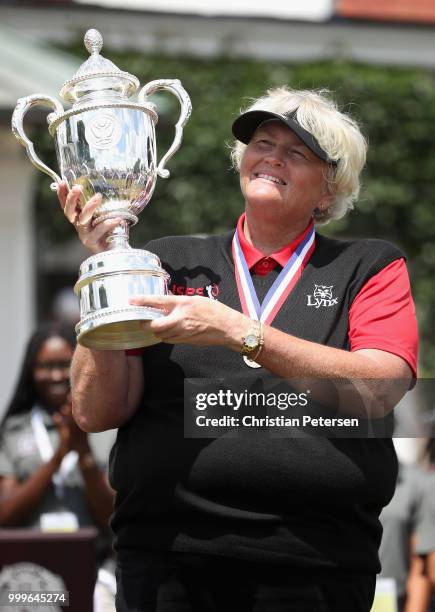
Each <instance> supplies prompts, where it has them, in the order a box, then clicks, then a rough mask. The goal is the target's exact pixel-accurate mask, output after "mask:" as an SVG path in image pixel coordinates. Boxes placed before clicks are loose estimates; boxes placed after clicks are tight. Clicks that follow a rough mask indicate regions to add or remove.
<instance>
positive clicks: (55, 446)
mask: <svg viewBox="0 0 435 612" xmlns="http://www.w3.org/2000/svg"><path fill="white" fill-rule="evenodd" d="M74 347H75V335H74V332H73V330H72V328H71V327H70V326H65V325H63V324H60V323H52V324H46V325H44V326H42V327H40V328H39V329H38V330H37V331H36V332H35V333H34V334H33V335H32V337H31V338H30V340H29V342H28V345H27V349H26V352H25V356H24V360H23V364H22V368H21V372H20V375H19V378H18V382H17V386H16V389H15V392H14V394H13V397H12V399H11V401H10V403H9V406H8V407H7V410H6V413H5V415H4V418H3V421H2V423H1V426H0V527H41V528H42V529H49V530H52V529H54V530H56V529H61V530H74V529H76V528H78V527H85V526H91V525H94V526H96V527H97V528H98V530H99V532H100V536H99V538H98V539H97V560H98V561H99V562H100V563H101V562H102V561H103V560H104V559H105V557H107V556H108V555H110V538H109V527H108V522H109V517H110V514H111V512H112V503H113V491H112V489H111V487H110V485H109V483H108V479H107V476H106V472H105V469H104V462H105V461H107V457H105V458H103V456H102V457H101V458H97V457H96V454H95V452H96V449H95V450H94V448H93V447H94V445H93V446H91V444H90V443H89V439H88V435H87V434H86V433H85V432H83V431H82V430H81V429H79V428H78V427H77V425H76V423H75V421H74V420H73V418H72V415H71V397H70V383H69V371H70V365H71V358H72V355H73V351H74ZM98 450H99V451H100V450H101V453H99V454H101V455H103V453H104V450H105V449H104V448H101V449H98Z"/></svg>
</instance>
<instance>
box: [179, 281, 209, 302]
mask: <svg viewBox="0 0 435 612" xmlns="http://www.w3.org/2000/svg"><path fill="white" fill-rule="evenodd" d="M171 291H172V293H173V294H174V295H203V296H204V297H209V298H210V299H211V300H215V299H216V298H217V296H218V295H219V285H217V284H216V283H212V284H210V285H206V286H205V287H186V285H177V284H175V283H173V284H172V286H171Z"/></svg>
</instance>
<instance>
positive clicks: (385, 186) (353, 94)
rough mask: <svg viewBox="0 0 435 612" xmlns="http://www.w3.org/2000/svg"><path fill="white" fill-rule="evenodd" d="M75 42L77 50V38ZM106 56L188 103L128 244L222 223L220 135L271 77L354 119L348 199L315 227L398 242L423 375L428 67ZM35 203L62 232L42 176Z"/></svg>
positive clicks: (163, 144)
mask: <svg viewBox="0 0 435 612" xmlns="http://www.w3.org/2000/svg"><path fill="white" fill-rule="evenodd" d="M79 49H80V51H79ZM73 51H74V50H73ZM75 51H77V52H79V53H81V43H80V47H79V45H77V48H76V49H75ZM105 55H106V57H110V59H111V60H112V61H114V62H115V63H116V64H117V65H118V66H119V67H120V68H121V69H123V70H127V71H128V72H131V73H132V74H135V75H136V76H138V77H139V79H140V80H141V83H142V84H144V83H146V82H148V81H150V80H152V79H156V78H179V79H180V80H181V82H182V83H183V85H184V87H185V88H186V90H187V91H188V92H189V95H190V96H191V99H192V104H193V113H192V117H191V119H190V121H189V123H188V124H187V126H186V128H185V132H184V142H183V145H182V148H181V149H180V151H179V152H178V153H177V154H176V155H175V157H174V158H173V159H172V160H171V161H170V163H169V169H170V171H171V177H170V179H169V180H163V179H159V180H158V182H157V187H156V191H155V194H154V196H153V198H152V200H151V202H150V204H149V207H148V209H147V210H146V211H144V212H143V213H142V215H141V218H140V221H139V224H138V225H137V226H136V227H135V228H134V229H133V230H132V233H131V236H132V240H131V242H132V244H133V245H134V246H139V245H141V244H143V243H144V242H146V241H147V240H148V239H149V238H156V237H158V236H161V235H168V234H184V233H207V232H208V233H209V232H220V231H222V230H226V229H228V228H230V227H232V226H233V225H234V222H235V220H236V219H237V217H238V215H239V213H240V211H241V210H242V207H243V202H242V198H241V195H240V190H239V188H238V177H237V174H236V173H235V171H234V170H232V169H231V167H230V161H229V156H228V146H227V144H228V143H229V142H230V141H231V138H232V137H231V123H232V121H233V120H234V118H235V117H236V116H237V114H238V112H239V110H240V107H246V106H247V105H248V104H249V99H250V98H252V97H257V96H259V95H261V94H262V93H263V92H264V91H265V89H267V88H269V87H276V86H279V85H282V84H290V85H292V86H295V87H302V88H313V87H315V88H327V89H330V90H331V91H332V92H333V94H334V96H335V97H336V98H337V99H338V101H339V103H340V105H341V107H342V108H344V109H345V110H347V111H349V112H350V113H351V114H352V115H353V116H354V117H355V118H356V119H357V120H359V121H360V123H361V124H362V127H363V131H364V132H365V134H366V135H367V136H368V140H369V143H370V149H369V157H368V164H367V169H366V171H365V173H364V177H363V189H362V192H361V197H360V201H359V204H358V206H357V207H356V209H355V210H354V211H353V212H352V213H351V214H350V215H348V216H347V217H346V218H345V219H343V220H341V221H340V222H337V223H335V224H331V225H330V226H327V227H326V228H325V229H324V230H322V231H325V232H326V233H334V234H335V235H338V236H352V237H362V236H368V237H381V238H386V239H388V240H391V241H392V242H394V243H396V244H398V245H399V246H401V247H402V248H403V249H404V251H405V252H406V253H407V255H408V258H409V264H410V270H411V277H412V284H413V291H414V296H415V300H416V303H417V308H418V318H419V325H420V332H421V338H422V342H421V344H422V346H421V364H422V366H423V372H424V373H425V374H426V375H430V374H431V375H434V374H435V366H434V364H435V338H434V334H433V331H432V324H431V317H432V316H433V313H434V312H435V283H433V281H432V275H433V274H434V271H435V222H434V214H433V211H434V204H435V202H434V176H435V147H434V146H433V136H432V130H433V126H434V125H435V77H434V76H433V75H432V74H431V73H430V72H427V71H424V70H414V69H397V68H385V67H374V66H364V65H355V64H351V63H347V62H343V61H335V62H324V63H315V64H303V65H290V64H286V63H283V62H263V61H262V62H260V61H251V60H241V59H230V58H228V57H222V58H220V59H218V60H210V61H209V60H207V61H206V60H203V61H201V60H198V59H192V58H180V57H178V58H171V57H162V56H159V57H149V56H148V57H141V56H139V55H137V54H132V53H127V52H123V53H120V52H112V51H110V50H109V49H105ZM81 57H84V56H83V55H81ZM79 61H80V60H78V63H79ZM65 76H67V75H65ZM169 98H171V97H170V96H166V95H165V94H162V95H160V96H159V99H157V100H156V102H157V103H158V104H160V103H162V109H164V112H163V113H162V114H161V119H160V122H159V126H158V132H157V134H158V136H157V138H158V144H159V151H160V156H161V154H162V151H163V152H164V151H165V150H166V149H167V148H168V146H169V144H170V142H171V140H172V137H173V127H172V126H173V122H174V121H175V120H176V117H177V113H178V106H177V103H176V101H175V98H174V102H172V99H171V101H169ZM163 104H164V105H165V106H163ZM44 131H45V130H44ZM41 139H42V145H43V149H44V151H45V153H44V156H45V157H44V158H45V159H48V156H50V155H51V162H50V163H52V164H53V166H55V165H56V162H55V160H54V154H53V143H52V142H51V138H50V137H49V136H48V135H45V136H44V137H42V136H41V137H40V140H39V141H40V142H41ZM38 200H39V203H38V211H39V226H40V227H41V228H44V233H45V234H46V235H47V236H49V237H50V239H51V240H59V241H65V240H66V239H69V238H71V237H72V235H73V232H72V231H71V228H70V226H69V225H68V224H67V223H66V222H65V220H64V219H63V218H62V215H59V214H57V211H56V212H55V211H54V203H53V194H52V193H51V192H50V190H49V180H45V178H42V177H41V183H40V192H39V197H38ZM431 313H432V315H431Z"/></svg>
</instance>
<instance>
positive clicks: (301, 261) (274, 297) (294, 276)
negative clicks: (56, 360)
mask: <svg viewBox="0 0 435 612" xmlns="http://www.w3.org/2000/svg"><path fill="white" fill-rule="evenodd" d="M314 246H315V231H314V224H313V223H311V224H310V226H309V227H308V229H307V230H306V232H305V235H304V237H303V238H302V240H301V242H300V243H299V244H298V246H297V247H296V249H295V250H294V252H293V254H292V255H291V257H290V259H289V260H288V262H287V263H286V265H285V266H284V268H283V269H282V270H281V272H280V273H279V275H278V276H277V278H276V279H275V281H274V283H273V285H272V286H271V287H270V289H269V291H268V292H267V294H266V296H265V298H264V300H263V302H262V303H261V304H260V302H259V300H258V296H257V292H256V291H255V287H254V284H253V282H252V278H251V274H250V272H249V268H248V265H247V263H246V259H245V256H244V254H243V251H242V247H241V246H240V240H239V235H238V230H237V229H236V231H235V232H234V237H233V242H232V251H233V260H234V271H235V276H236V283H237V289H238V292H239V299H240V303H241V305H242V311H243V314H245V315H247V316H248V317H250V318H251V319H254V320H256V321H261V322H262V323H264V324H266V325H269V324H270V323H271V322H272V321H273V320H274V318H275V317H276V315H277V314H278V312H279V310H280V309H281V307H282V305H283V304H284V302H285V300H286V299H287V297H288V295H289V294H290V291H291V290H292V289H293V287H294V286H295V284H296V282H297V281H298V279H299V277H300V275H301V274H302V270H303V269H304V267H305V265H306V263H307V261H308V260H309V258H310V257H311V254H312V252H313V251H314ZM243 360H244V362H245V363H246V365H247V366H249V367H250V368H261V365H260V364H258V363H256V362H255V361H250V360H249V359H248V358H247V357H246V355H245V356H244V357H243Z"/></svg>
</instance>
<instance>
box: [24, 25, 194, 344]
mask: <svg viewBox="0 0 435 612" xmlns="http://www.w3.org/2000/svg"><path fill="white" fill-rule="evenodd" d="M84 42H85V46H86V49H87V50H88V52H89V53H90V57H89V58H88V59H87V60H86V61H85V62H84V63H83V64H82V65H81V66H80V68H79V70H78V71H77V73H76V74H75V75H74V77H73V78H72V79H71V80H69V81H67V82H66V83H64V85H63V86H62V89H61V90H60V96H61V98H62V99H63V100H64V101H65V102H67V103H69V104H70V105H71V108H70V109H69V110H65V109H64V108H63V106H62V104H61V103H60V102H59V101H58V100H56V99H55V98H53V97H51V96H48V95H44V94H34V95H31V96H27V97H25V98H20V99H19V100H18V101H17V105H16V107H15V110H14V113H13V116H12V131H13V133H14V135H15V136H16V138H17V139H18V140H19V142H20V143H21V144H22V145H23V146H24V147H25V148H26V151H27V155H28V156H29V159H30V161H31V162H32V164H33V165H34V166H36V168H38V170H41V171H42V172H45V173H46V174H48V176H50V177H51V178H52V179H53V180H54V183H53V184H52V188H53V189H54V190H55V189H56V186H57V183H59V182H60V181H61V177H62V179H64V180H65V181H66V182H67V184H68V187H69V188H70V189H71V188H72V187H73V186H74V185H79V186H80V187H81V189H82V194H83V195H82V198H81V200H80V206H84V204H85V203H86V202H87V201H88V200H89V199H90V198H91V197H92V196H93V195H95V194H96V193H101V195H102V202H101V205H100V206H99V207H98V209H97V210H96V212H95V213H94V217H93V223H94V225H95V224H97V223H100V222H102V221H104V220H106V219H115V218H119V219H121V221H120V223H119V224H118V225H117V226H116V227H115V229H114V230H112V231H111V233H110V234H109V236H108V238H107V242H108V244H109V248H108V250H107V251H104V252H102V253H98V254H96V255H92V256H91V257H89V258H88V259H86V261H84V262H83V263H82V265H81V266H80V271H79V279H78V281H77V283H76V285H75V287H74V291H75V292H76V294H77V295H78V297H79V300H80V317H81V318H80V321H79V323H78V324H77V326H76V332H77V339H78V342H80V344H82V345H84V346H87V347H91V348H97V349H124V348H136V347H141V346H150V345H151V344H155V343H157V342H158V340H157V339H156V338H155V337H154V336H153V335H152V334H151V333H149V332H146V331H145V330H143V329H142V327H141V325H140V322H141V321H144V320H150V319H155V318H158V317H161V316H163V313H162V312H161V311H160V310H158V309H155V308H149V307H140V306H134V305H131V304H130V303H129V300H130V298H132V297H135V296H138V295H167V294H168V281H169V276H168V274H167V273H166V272H165V270H164V269H163V268H162V267H161V264H160V260H159V258H158V257H157V256H156V255H154V254H153V253H150V252H149V251H145V250H143V249H133V248H131V247H130V245H129V243H128V236H129V229H130V227H131V226H132V225H134V224H135V223H137V221H138V215H139V213H140V212H141V211H142V210H143V209H144V208H145V206H146V205H147V204H148V202H149V200H150V199H151V196H152V194H153V192H154V187H155V184H156V180H157V176H160V177H162V178H168V177H169V171H168V170H167V169H166V168H165V166H166V163H167V162H168V161H169V159H170V158H171V157H172V156H173V155H174V153H176V151H177V150H178V149H179V147H180V145H181V141H182V136H183V128H184V126H185V124H186V122H187V120H188V119H189V116H190V113H191V110H192V107H191V103H190V98H189V96H188V94H187V93H186V91H185V89H184V88H183V87H182V85H181V83H180V81H179V80H178V79H173V80H171V79H159V80H156V81H151V82H149V83H147V84H146V85H144V86H143V87H142V89H141V90H140V91H139V94H138V96H137V101H133V100H132V99H131V97H132V96H133V94H134V93H135V92H136V91H137V89H138V88H139V80H138V79H137V78H136V77H135V76H133V75H131V74H129V73H128V72H123V71H121V70H120V69H119V68H117V67H116V66H115V64H113V63H112V62H111V61H109V60H108V59H106V58H104V57H103V56H102V55H100V51H101V48H102V45H103V39H102V36H101V34H100V33H99V32H98V31H97V30H88V32H86V35H85V39H84ZM160 90H167V91H169V92H170V93H172V94H174V95H175V96H176V97H177V99H178V101H179V103H180V106H181V111H180V116H179V118H178V121H177V123H176V126H175V137H174V141H173V142H172V144H171V146H170V147H169V149H168V151H167V152H166V153H165V155H164V156H163V157H162V158H161V160H160V162H157V159H156V158H157V153H156V136H155V126H156V123H157V120H158V115H157V112H156V106H155V104H153V103H152V102H150V101H149V99H148V97H149V96H150V95H152V94H153V93H155V92H156V91H160ZM38 104H42V105H44V106H47V107H49V108H50V109H52V112H51V113H50V114H49V115H48V117H47V121H48V126H49V127H48V130H49V132H50V134H51V136H53V138H54V140H55V147H56V153H57V160H58V164H59V168H60V173H61V176H59V175H58V174H57V173H56V172H54V171H53V170H52V169H51V168H49V167H48V166H46V165H45V164H44V163H43V162H42V161H41V160H40V159H39V158H38V156H37V155H36V153H35V150H34V146H33V143H32V142H31V141H30V140H29V138H28V137H27V136H26V134H25V131H24V127H23V120H24V117H25V115H26V113H27V112H28V111H29V109H30V108H32V107H33V106H35V105H38Z"/></svg>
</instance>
